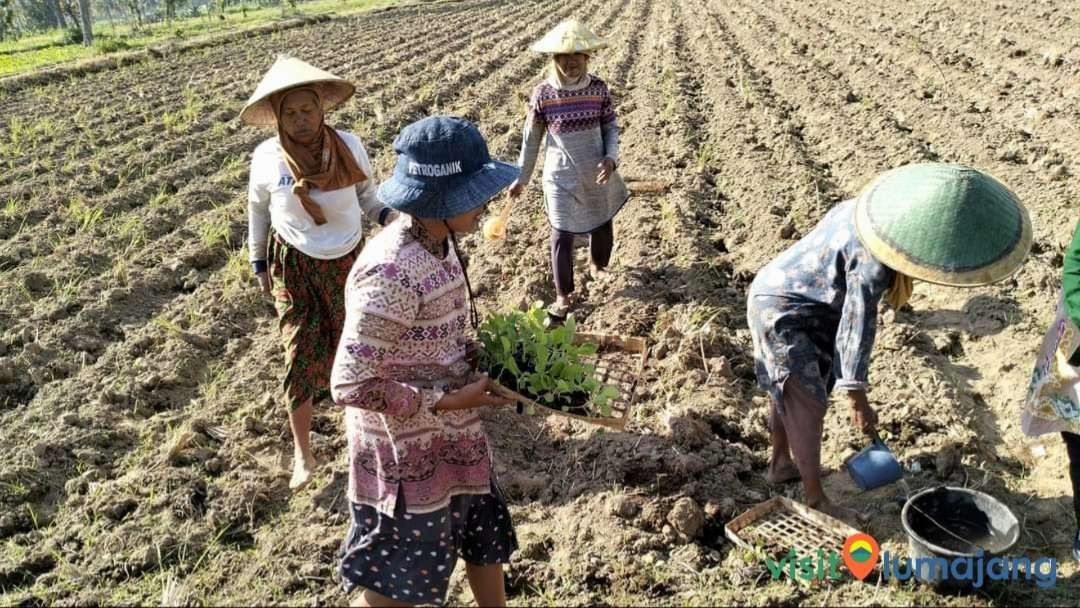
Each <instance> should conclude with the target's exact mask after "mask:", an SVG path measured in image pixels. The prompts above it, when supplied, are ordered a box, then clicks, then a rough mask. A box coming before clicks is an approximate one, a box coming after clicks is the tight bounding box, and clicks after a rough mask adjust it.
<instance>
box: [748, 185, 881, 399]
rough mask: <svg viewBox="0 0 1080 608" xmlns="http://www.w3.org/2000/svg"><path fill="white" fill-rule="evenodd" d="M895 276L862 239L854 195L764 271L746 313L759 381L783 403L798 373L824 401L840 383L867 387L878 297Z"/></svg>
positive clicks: (846, 387) (844, 386) (851, 387)
mask: <svg viewBox="0 0 1080 608" xmlns="http://www.w3.org/2000/svg"><path fill="white" fill-rule="evenodd" d="M894 276H895V272H894V271H893V270H892V269H891V268H888V267H887V266H885V265H883V264H881V263H880V262H878V261H877V260H876V259H875V258H874V257H873V256H872V255H870V252H869V251H867V249H866V248H865V247H863V245H862V243H861V242H860V241H859V238H858V236H857V235H856V233H855V202H854V201H853V200H849V201H845V202H843V203H841V204H839V205H837V206H836V207H834V208H833V209H832V210H831V211H829V213H828V214H826V215H825V218H824V219H823V220H822V221H821V222H820V223H819V224H818V225H817V226H816V227H815V228H814V229H813V230H812V231H811V232H810V234H808V235H806V236H805V237H803V238H802V239H801V240H799V242H797V243H795V245H793V246H792V247H791V248H789V249H788V250H787V251H784V252H783V253H781V254H780V255H779V256H778V257H777V258H776V259H774V260H773V261H772V262H769V263H768V264H767V265H766V266H765V267H764V268H762V269H761V270H760V271H759V272H758V274H757V276H756V277H755V278H754V282H753V284H751V286H750V296H749V302H748V311H747V317H748V322H749V324H750V328H751V333H752V334H753V337H754V358H755V363H756V367H757V376H758V383H759V384H760V385H761V387H762V388H763V389H765V390H767V391H769V393H770V394H772V396H773V398H774V400H775V401H776V403H778V404H779V403H781V400H780V397H781V388H782V386H783V383H784V382H785V381H786V380H787V378H788V376H789V375H791V374H795V376H796V377H797V378H799V380H800V381H801V382H802V384H803V385H804V386H805V387H806V388H807V389H809V390H810V391H811V392H813V393H814V394H815V395H816V396H818V397H819V398H820V399H821V402H822V403H826V402H827V400H828V393H829V391H830V390H831V389H832V388H833V386H834V385H835V386H836V387H838V388H840V389H842V390H848V391H851V390H866V388H868V386H869V384H868V382H867V376H868V374H869V370H870V351H871V350H872V349H873V346H874V336H875V333H876V331H877V309H878V303H879V302H880V301H881V297H882V295H884V293H885V292H886V291H887V290H888V289H889V287H891V286H892V282H893V278H894Z"/></svg>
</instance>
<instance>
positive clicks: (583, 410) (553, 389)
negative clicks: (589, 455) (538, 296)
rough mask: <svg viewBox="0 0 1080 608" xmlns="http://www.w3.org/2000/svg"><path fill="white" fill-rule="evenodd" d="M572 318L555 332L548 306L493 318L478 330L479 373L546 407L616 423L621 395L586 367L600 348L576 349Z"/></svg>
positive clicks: (593, 368) (585, 345)
mask: <svg viewBox="0 0 1080 608" xmlns="http://www.w3.org/2000/svg"><path fill="white" fill-rule="evenodd" d="M574 331H575V322H574V317H573V315H570V316H568V317H567V319H566V321H565V322H564V323H563V325H561V326H558V327H552V326H551V324H550V322H549V321H548V318H547V313H546V312H545V311H544V307H543V303H541V302H537V303H535V304H533V305H532V306H531V307H530V308H529V310H527V311H519V310H515V311H510V312H507V313H502V314H495V315H492V316H490V317H488V318H487V319H486V320H485V321H484V323H483V324H482V325H481V326H480V329H479V332H478V333H479V338H480V344H481V346H482V349H481V351H480V367H481V368H483V369H484V370H485V371H487V372H488V374H490V376H491V377H492V378H493V379H495V380H496V381H497V382H499V383H500V384H502V385H504V386H506V387H507V388H510V389H511V390H514V391H517V392H519V393H521V394H523V395H525V396H527V397H530V398H532V399H533V400H535V401H537V402H538V403H542V404H543V405H545V406H547V407H552V408H555V409H560V410H562V411H565V412H568V413H572V414H578V415H584V416H594V417H611V415H612V413H611V400H612V399H614V398H616V397H618V396H619V391H618V390H617V389H616V388H614V387H612V386H607V385H604V384H601V383H600V382H599V381H598V380H596V378H595V377H594V374H595V373H596V366H594V365H590V364H589V363H587V362H586V360H587V357H589V356H591V355H595V354H596V351H597V345H596V344H593V343H591V342H583V343H580V344H575V340H574Z"/></svg>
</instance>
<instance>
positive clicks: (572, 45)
mask: <svg viewBox="0 0 1080 608" xmlns="http://www.w3.org/2000/svg"><path fill="white" fill-rule="evenodd" d="M607 46H608V41H607V39H605V38H601V37H600V36H597V35H596V34H594V33H593V32H592V31H591V30H589V28H587V27H585V26H584V25H582V24H580V23H578V22H577V21H564V22H562V23H560V24H559V25H557V26H555V27H554V28H553V29H552V30H551V31H550V32H548V33H547V34H544V37H543V38H541V39H540V40H538V41H536V42H535V43H533V45H532V46H531V47H530V48H531V49H532V50H533V51H534V52H537V53H544V54H548V55H562V54H570V53H591V52H593V51H598V50H600V49H604V48H607Z"/></svg>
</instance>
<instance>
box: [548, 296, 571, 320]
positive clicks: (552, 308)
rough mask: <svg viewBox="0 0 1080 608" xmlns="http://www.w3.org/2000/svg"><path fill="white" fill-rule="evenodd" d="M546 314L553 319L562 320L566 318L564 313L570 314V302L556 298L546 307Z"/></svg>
mask: <svg viewBox="0 0 1080 608" xmlns="http://www.w3.org/2000/svg"><path fill="white" fill-rule="evenodd" d="M547 314H548V316H550V317H552V318H554V319H557V320H559V321H562V320H564V319H566V315H568V314H570V304H569V303H562V302H559V301H558V300H556V301H554V302H552V303H551V305H549V306H548V307H547Z"/></svg>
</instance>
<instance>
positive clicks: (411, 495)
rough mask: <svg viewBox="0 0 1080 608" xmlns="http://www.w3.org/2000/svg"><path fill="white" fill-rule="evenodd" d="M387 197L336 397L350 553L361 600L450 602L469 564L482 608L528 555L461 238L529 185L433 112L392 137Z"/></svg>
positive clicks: (471, 131)
mask: <svg viewBox="0 0 1080 608" xmlns="http://www.w3.org/2000/svg"><path fill="white" fill-rule="evenodd" d="M394 150H395V151H396V152H397V153H398V160H397V167H396V169H395V170H394V174H393V175H392V176H391V177H390V179H388V180H387V181H385V182H383V184H382V185H381V186H379V198H381V199H382V200H383V201H385V202H386V203H387V204H388V205H390V206H391V207H393V208H394V209H396V210H398V211H400V212H401V213H402V217H401V218H400V219H398V220H397V221H395V222H394V223H392V224H391V225H390V226H388V227H387V228H386V229H385V230H383V231H381V232H380V233H379V234H378V235H377V236H376V237H375V238H374V239H372V240H371V241H370V242H369V243H368V244H367V246H366V247H365V248H364V251H363V253H361V254H360V257H359V258H357V260H356V265H355V266H354V267H353V270H352V273H351V274H350V275H349V280H348V285H347V287H346V291H345V306H346V317H345V330H344V333H343V335H342V337H341V343H340V344H339V346H338V352H337V357H336V358H335V361H334V371H333V376H332V378H333V379H332V381H331V385H332V387H333V393H334V401H336V402H337V403H338V404H339V405H344V406H346V417H345V422H346V424H345V426H346V429H347V432H348V435H349V492H348V496H349V501H350V504H351V510H352V516H353V517H352V526H351V528H350V530H349V532H348V536H347V538H346V540H345V543H344V546H343V547H342V556H341V557H342V559H341V577H342V582H343V584H344V586H345V590H346V591H347V592H350V591H352V590H353V589H354V588H355V587H363V589H364V591H363V593H362V594H361V595H360V596H359V598H358V600H359V602H360V604H359V605H368V606H395V605H403V604H436V605H441V604H442V603H443V601H445V599H446V591H447V588H448V586H449V584H450V574H451V572H453V570H454V565H455V564H456V563H457V558H458V557H459V556H460V557H461V558H463V559H464V560H465V568H466V570H467V574H468V580H469V586H470V587H471V588H472V590H473V595H474V597H475V598H476V601H477V603H478V604H479V605H481V606H504V605H506V594H505V589H504V587H503V567H502V564H504V563H507V562H508V561H509V559H510V554H511V553H512V552H513V551H514V550H515V548H516V547H517V540H516V537H515V536H514V528H513V524H512V523H511V521H510V511H509V510H508V508H507V506H506V501H505V500H504V499H503V496H502V494H501V493H500V492H499V489H498V487H497V486H496V484H495V475H494V471H493V470H492V462H491V461H492V451H491V445H490V443H489V442H488V439H487V435H486V434H485V433H484V428H483V422H482V421H481V419H480V412H481V411H482V409H483V408H486V407H491V406H500V405H506V404H508V403H510V402H509V400H506V399H502V398H500V397H497V396H495V395H493V394H491V393H490V392H489V391H488V379H487V377H486V376H483V375H476V374H475V373H473V369H472V366H471V365H470V362H469V360H468V358H467V356H466V346H467V342H468V340H467V339H466V336H465V328H466V324H467V323H470V321H471V322H472V325H473V328H474V329H475V327H476V323H477V319H476V313H475V310H474V309H472V297H471V289H470V287H469V279H468V275H467V274H466V271H465V268H464V267H463V266H462V264H461V260H460V257H459V255H458V251H457V238H456V237H455V234H464V233H468V232H473V231H475V230H476V228H477V225H478V222H479V218H480V216H481V214H482V213H483V212H484V209H485V207H486V206H487V203H488V201H489V200H490V199H491V198H492V197H494V196H495V195H497V194H498V193H499V192H501V191H502V190H503V189H505V188H506V187H507V186H509V185H510V183H511V182H513V181H514V179H515V178H517V176H518V173H519V172H518V168H517V167H515V166H514V165H511V164H508V163H503V162H499V161H496V160H492V159H491V157H490V156H489V154H488V148H487V143H486V142H485V141H484V138H483V136H482V135H481V134H480V132H479V131H478V130H477V129H476V127H475V126H473V125H472V124H471V123H469V122H468V121H466V120H462V119H460V118H453V117H449V116H432V117H429V118H425V119H423V120H420V121H418V122H415V123H413V124H411V125H408V126H407V127H405V128H404V129H402V131H401V133H400V134H399V135H398V137H397V138H396V139H395V140H394Z"/></svg>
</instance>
